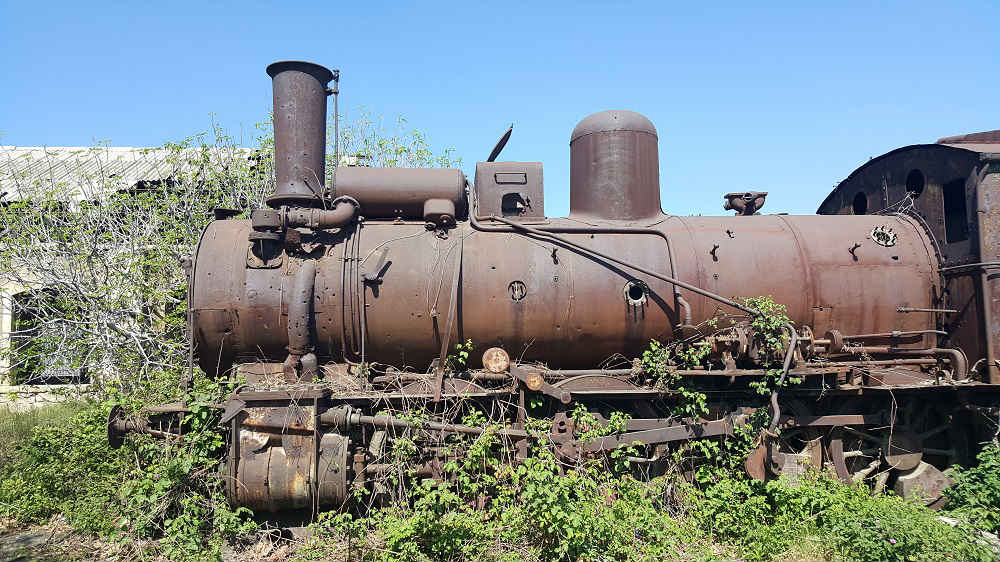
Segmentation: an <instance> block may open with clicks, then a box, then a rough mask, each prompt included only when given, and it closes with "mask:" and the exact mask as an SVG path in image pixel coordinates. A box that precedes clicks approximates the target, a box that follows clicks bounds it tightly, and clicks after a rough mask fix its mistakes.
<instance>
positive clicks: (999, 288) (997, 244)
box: [976, 157, 1000, 384]
mask: <svg viewBox="0 0 1000 562" xmlns="http://www.w3.org/2000/svg"><path fill="white" fill-rule="evenodd" d="M983 160H984V162H983V168H984V169H983V172H984V173H982V179H981V180H980V182H979V185H978V189H977V192H976V193H977V198H976V203H977V205H976V209H977V213H976V223H977V224H976V226H977V228H976V231H977V233H978V239H979V261H980V262H992V261H996V260H998V259H1000V158H994V157H989V158H984V159H983ZM978 277H979V282H980V287H981V298H982V303H983V304H982V307H983V311H984V314H983V319H984V320H983V325H984V329H985V332H986V333H985V340H986V346H985V347H986V354H985V357H986V363H987V369H988V373H989V377H988V378H989V382H990V383H992V384H1000V364H998V360H1000V272H998V271H997V270H995V269H993V270H986V269H984V270H983V271H981V272H979V274H978Z"/></svg>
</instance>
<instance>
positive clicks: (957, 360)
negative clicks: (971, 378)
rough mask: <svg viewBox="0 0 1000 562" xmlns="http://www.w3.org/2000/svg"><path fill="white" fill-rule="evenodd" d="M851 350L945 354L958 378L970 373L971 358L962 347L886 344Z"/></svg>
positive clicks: (921, 354)
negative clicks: (907, 347) (967, 357)
mask: <svg viewBox="0 0 1000 562" xmlns="http://www.w3.org/2000/svg"><path fill="white" fill-rule="evenodd" d="M851 352H857V353H884V354H887V355H915V356H918V357H926V356H932V357H936V356H939V355H944V356H946V357H947V358H948V360H949V361H950V362H951V370H952V376H953V377H955V378H957V379H958V380H964V379H965V378H967V377H968V375H969V360H968V359H966V357H965V354H964V353H962V350H960V349H951V348H947V347H931V348H928V349H900V348H898V347H889V346H884V345H878V346H863V347H860V348H852V349H851Z"/></svg>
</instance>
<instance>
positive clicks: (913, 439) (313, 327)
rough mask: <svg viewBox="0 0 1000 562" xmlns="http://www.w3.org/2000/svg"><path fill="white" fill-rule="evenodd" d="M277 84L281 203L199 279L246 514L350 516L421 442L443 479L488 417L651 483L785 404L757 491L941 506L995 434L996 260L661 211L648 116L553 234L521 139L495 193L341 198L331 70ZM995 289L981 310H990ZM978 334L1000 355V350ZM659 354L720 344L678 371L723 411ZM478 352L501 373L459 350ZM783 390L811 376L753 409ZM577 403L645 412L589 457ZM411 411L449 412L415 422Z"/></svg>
mask: <svg viewBox="0 0 1000 562" xmlns="http://www.w3.org/2000/svg"><path fill="white" fill-rule="evenodd" d="M267 72H268V74H269V75H270V76H271V77H272V79H273V87H274V128H275V168H276V178H277V189H276V193H275V194H274V195H273V196H271V197H270V198H269V199H268V206H269V207H270V208H268V209H260V210H257V211H255V212H253V214H252V218H251V219H249V220H235V219H230V220H217V221H214V222H212V223H211V224H209V225H208V227H207V228H206V229H205V231H204V233H203V235H202V238H201V241H200V243H199V245H198V248H197V254H196V256H195V259H194V262H193V266H192V268H191V271H190V290H189V293H190V294H189V302H190V322H191V326H190V327H191V330H192V331H193V341H194V351H195V357H196V358H197V361H198V362H199V364H200V366H201V369H203V370H204V371H205V372H206V373H208V374H209V375H210V376H218V377H222V376H231V375H233V374H234V373H238V374H239V375H241V376H243V377H245V380H246V384H245V385H243V386H242V387H240V388H239V389H238V390H237V391H235V392H234V393H233V394H232V395H231V396H230V398H229V400H228V401H226V402H225V403H224V404H220V405H219V407H220V408H222V409H224V413H223V415H222V422H221V423H223V424H226V427H227V428H228V430H229V435H230V439H229V443H228V447H229V452H228V455H227V459H226V462H225V471H226V476H227V479H226V480H227V482H228V494H229V499H230V500H231V501H232V502H233V503H234V504H237V505H244V506H249V507H251V508H253V509H256V510H261V511H280V510H286V509H298V508H304V507H308V506H324V507H334V508H336V507H339V506H343V505H345V503H346V502H348V501H349V497H350V495H351V494H350V492H351V490H352V489H353V488H365V487H367V488H368V489H371V488H372V487H373V486H375V485H376V484H375V483H376V482H377V480H378V477H379V475H384V474H385V473H386V472H388V471H393V470H397V469H398V467H397V466H394V465H393V464H392V463H390V462H387V461H386V458H387V457H386V451H387V450H388V449H389V448H390V447H391V445H392V441H393V439H394V438H395V436H397V435H400V434H402V433H406V434H407V435H409V436H411V437H412V438H413V439H414V440H415V441H416V442H417V443H418V444H420V446H421V449H420V452H419V454H418V457H419V458H418V460H417V461H415V464H414V466H413V467H411V468H412V470H413V471H415V473H417V474H419V475H423V476H439V475H440V474H441V471H442V465H443V463H444V462H445V461H446V460H447V456H448V455H449V454H456V453H455V452H454V451H450V450H449V449H447V448H443V447H441V446H440V445H441V443H442V441H443V440H444V439H446V438H447V436H449V435H455V434H461V435H477V434H479V433H481V432H482V431H483V429H482V427H478V426H475V425H467V424H462V423H461V414H462V413H463V412H465V411H467V410H468V409H470V408H474V409H479V410H481V411H484V412H487V413H488V414H489V415H490V416H491V417H492V418H493V419H494V420H496V419H499V420H501V422H502V427H503V429H502V430H500V431H501V433H502V435H503V436H504V438H505V439H507V441H508V442H509V443H510V445H511V449H512V453H511V455H512V458H515V459H516V458H517V457H518V456H523V454H524V452H525V451H526V450H527V448H528V446H529V441H531V440H532V439H535V440H537V435H532V434H530V433H529V432H528V431H527V430H526V427H525V426H526V421H527V418H528V416H529V410H531V412H532V413H534V415H536V416H538V415H542V416H545V417H547V418H549V419H551V421H552V422H553V423H552V430H551V434H550V435H548V443H549V446H551V447H552V449H553V450H554V452H555V454H556V455H558V456H559V457H560V458H563V459H566V460H567V461H572V460H574V459H579V458H581V457H584V456H587V455H595V454H600V453H602V452H603V451H609V450H612V449H615V448H616V447H618V446H619V445H622V444H633V443H640V444H641V445H640V446H639V447H638V451H639V452H638V453H634V454H633V455H632V457H630V460H631V461H632V462H633V463H634V464H635V465H636V466H638V467H641V468H642V469H643V470H645V471H647V472H648V473H650V474H653V473H655V472H656V471H657V470H666V468H664V467H665V466H666V459H667V458H668V456H669V455H668V454H667V453H668V452H669V451H670V450H671V447H676V446H678V445H679V444H681V443H684V442H686V441H688V440H691V439H713V438H716V439H717V438H719V436H725V435H729V434H732V433H733V431H734V427H736V426H739V425H740V424H741V423H744V422H745V420H746V419H747V417H748V416H749V415H750V414H751V413H752V412H754V411H759V410H765V411H767V412H768V419H769V420H770V429H772V430H775V431H772V432H770V433H769V434H768V435H770V437H768V438H766V439H763V440H761V442H760V446H759V447H758V448H757V449H756V450H755V451H754V452H753V453H752V454H751V455H750V457H749V458H748V460H747V463H746V466H747V470H748V471H749V472H750V473H751V475H753V476H755V477H757V478H762V479H763V478H773V477H776V476H778V475H781V474H783V473H789V472H796V471H801V470H803V467H804V466H809V465H812V466H815V467H822V468H826V469H829V470H830V471H832V472H834V473H836V475H837V476H839V477H840V478H842V479H844V480H846V481H856V480H861V479H864V480H867V481H870V482H871V483H872V484H873V485H876V486H881V487H888V488H890V489H895V490H896V491H897V492H898V493H900V494H909V493H911V492H913V491H914V490H916V489H919V490H920V491H921V492H922V493H923V494H925V499H927V501H928V502H933V501H935V500H937V499H938V498H939V497H940V492H941V490H942V489H943V488H944V487H945V486H947V484H948V479H947V477H946V476H945V475H944V473H943V472H942V470H943V469H944V468H945V467H947V466H948V465H950V464H952V463H955V462H967V461H968V460H969V459H970V456H971V455H972V454H973V453H974V452H975V447H976V443H977V442H978V441H979V440H981V439H983V438H985V437H984V435H985V434H986V432H989V433H992V431H993V429H991V427H992V426H990V425H989V424H990V422H989V418H990V417H991V416H992V417H994V418H995V416H996V412H997V404H998V403H1000V401H998V400H1000V372H998V370H997V366H998V364H997V361H996V359H997V358H996V357H995V356H994V355H993V351H992V349H993V346H987V349H988V350H989V351H988V353H986V354H984V355H983V354H980V355H975V356H967V354H969V353H970V351H969V350H971V349H975V350H979V348H980V347H981V346H979V344H978V343H976V345H971V344H970V345H966V342H963V341H962V340H961V339H960V338H954V337H952V334H950V332H949V330H948V322H947V315H948V314H949V312H950V311H952V308H951V306H952V305H951V304H950V303H949V295H948V292H949V291H948V288H949V283H950V282H951V278H952V277H951V276H953V275H955V274H957V273H961V272H964V273H966V274H969V275H974V276H975V278H976V279H978V278H979V275H980V273H981V272H982V271H985V269H984V268H990V267H992V266H993V265H995V264H996V262H989V263H984V262H986V260H985V259H981V260H980V262H979V263H973V264H969V265H967V266H965V269H961V270H960V271H951V272H949V271H945V269H946V268H943V267H942V265H941V256H940V252H939V249H938V248H937V243H936V240H935V239H934V236H933V235H932V233H931V232H929V231H928V229H927V228H926V225H925V224H923V223H922V221H921V220H919V217H914V216H910V215H907V214H906V213H891V214H890V213H887V214H878V215H847V216H844V215H837V216H822V215H813V216H788V215H780V214H779V215H762V214H759V213H758V212H757V211H758V210H759V208H760V207H761V206H762V205H763V202H764V196H765V195H766V194H765V193H757V192H750V193H734V194H729V195H727V196H726V202H725V206H726V208H727V209H731V210H734V211H736V214H735V216H720V217H703V216H692V217H679V216H668V215H665V214H664V213H663V212H662V211H661V208H660V199H659V197H660V195H659V194H660V186H659V177H658V166H659V162H658V154H657V133H656V129H655V128H654V127H653V124H652V123H651V122H650V121H649V120H647V119H646V118H645V117H643V116H642V115H639V114H637V113H633V112H630V111H604V112H600V113H595V114H593V115H590V116H589V117H586V118H585V119H584V120H583V121H581V122H580V123H579V124H578V125H577V126H576V128H575V129H574V130H573V132H572V135H571V138H570V159H571V178H570V207H571V210H570V213H569V216H568V217H567V218H549V217H546V215H545V212H544V193H543V183H542V182H543V176H542V164H541V163H539V162H497V161H495V157H496V156H497V153H498V152H499V149H501V148H502V146H499V145H498V148H497V149H496V150H494V154H493V155H492V156H491V157H490V158H489V160H488V161H486V162H480V163H478V164H477V165H476V170H475V178H474V182H471V183H470V182H469V181H468V180H467V178H466V177H465V176H464V174H463V173H462V172H461V171H460V170H457V169H402V168H397V169H377V168H366V167H338V168H337V169H336V170H335V171H334V173H333V174H331V175H332V176H333V181H329V182H325V181H324V178H326V170H325V162H326V154H325V147H326V134H325V123H326V106H327V96H328V95H329V94H330V93H331V90H330V89H329V88H328V84H329V83H330V81H331V80H332V78H333V75H332V73H331V72H330V71H329V70H327V69H325V68H323V67H321V66H318V65H314V64H311V63H305V62H279V63H275V64H272V65H271V66H269V67H268V69H267ZM991 264H992V265H991ZM949 274H950V275H951V276H950V275H949ZM982 278H983V279H984V280H985V278H986V276H985V275H983V276H982ZM984 283H985V281H984ZM986 289H988V287H987V286H985V285H984V287H983V295H984V296H983V298H985V299H987V300H986V301H985V302H986V307H985V309H981V310H989V309H990V308H991V304H992V303H993V302H994V301H993V300H992V298H993V297H992V296H991V295H990V293H989V291H988V290H986ZM760 295H773V296H774V297H775V300H777V301H778V302H780V303H781V304H784V305H785V306H786V307H787V315H788V318H789V319H790V323H789V324H788V325H787V326H786V327H785V328H784V338H783V340H782V341H783V344H782V345H783V346H784V348H783V351H782V352H781V353H780V354H779V356H777V357H775V356H774V354H772V356H771V357H770V358H768V357H764V355H765V353H764V352H763V351H762V350H761V348H760V346H759V345H758V339H759V338H758V337H757V336H758V334H755V332H754V327H753V323H752V320H753V318H754V317H755V315H757V314H758V313H759V311H757V310H755V309H754V308H753V307H752V306H750V305H748V304H746V301H744V300H740V299H739V297H748V296H760ZM718 318H725V319H726V320H727V321H726V322H723V323H722V324H721V325H720V324H719V323H717V322H716V321H714V320H713V319H718ZM982 323H983V324H982V326H983V330H981V331H982V332H985V333H986V334H987V336H986V337H987V338H993V337H994V336H995V334H996V333H997V332H998V330H1000V328H998V325H997V324H996V323H995V322H994V321H993V320H992V319H991V318H990V317H989V316H987V315H985V314H984V315H983V319H982ZM722 326H724V327H722ZM651 340H656V341H659V342H683V341H694V340H698V341H699V342H701V343H700V344H699V345H702V346H707V347H708V348H710V349H708V352H707V354H706V355H705V356H704V358H703V360H702V361H700V362H699V364H697V365H681V364H677V365H674V366H671V367H669V370H670V373H671V376H674V377H680V379H682V380H684V381H685V384H687V385H688V386H689V387H695V388H698V389H700V390H701V391H702V392H703V393H704V394H705V396H706V397H707V404H706V408H705V413H704V414H703V415H701V416H699V417H690V416H688V417H683V416H677V415H670V413H671V412H672V411H673V410H671V404H672V403H673V401H675V400H676V399H677V397H676V396H675V394H676V393H675V391H674V390H672V389H671V388H670V387H669V386H667V387H665V386H663V385H662V384H658V381H657V380H655V379H654V378H653V377H651V376H650V374H649V373H647V372H644V368H643V365H642V363H641V362H639V361H634V358H636V357H639V356H641V355H642V352H643V350H644V349H646V348H647V346H648V345H649V343H650V341H651ZM467 341H471V342H473V344H474V345H475V347H476V348H477V349H479V350H486V352H485V353H484V354H483V355H482V357H481V358H480V357H479V356H478V354H477V355H476V356H471V357H469V358H468V359H467V360H466V359H464V358H463V359H461V360H456V359H455V357H451V356H450V354H451V353H453V351H454V347H455V345H456V344H463V343H464V342H467ZM977 353H978V351H977ZM768 359H770V361H771V363H768ZM768 364H770V365H772V366H777V367H779V368H778V369H777V370H776V371H771V372H770V373H769V372H768V370H767V369H766V366H767V365H768ZM769 374H770V375H771V376H773V377H775V378H777V379H778V382H779V383H780V382H782V381H785V380H786V378H791V377H794V378H796V379H801V381H802V382H801V383H800V384H797V385H787V386H781V385H775V386H774V387H773V389H774V391H773V392H770V390H769V392H770V394H767V393H765V394H760V393H758V392H757V391H755V390H754V389H753V388H752V385H751V383H752V382H753V381H755V380H762V379H763V378H764V377H766V376H768V375H769ZM580 405H582V407H585V408H586V409H587V410H588V411H589V412H590V413H591V414H592V415H593V416H594V419H596V420H598V421H599V422H604V421H606V420H607V419H608V417H609V416H610V413H611V412H616V411H620V412H625V413H627V414H628V415H629V418H628V419H627V421H626V422H625V426H624V429H623V430H622V431H620V432H618V433H614V434H610V435H604V436H602V437H599V438H596V439H586V440H584V439H580V438H579V436H578V435H577V432H576V431H575V430H576V429H577V428H576V427H575V424H574V418H573V417H572V416H571V415H570V411H571V408H578V407H580ZM407 408H417V409H422V410H423V411H425V412H427V416H428V418H427V419H426V420H425V421H422V422H416V421H413V419H412V418H410V417H406V416H399V415H394V414H393V413H392V412H393V411H400V410H403V409H407ZM185 411H186V409H185V407H184V405H183V404H169V405H164V406H162V407H156V408H151V409H150V411H149V412H148V414H149V415H148V417H147V418H146V419H142V420H136V419H124V418H122V417H121V416H119V415H118V413H117V412H113V414H112V419H111V420H110V421H109V426H108V427H109V437H110V439H111V440H112V442H115V443H119V442H120V441H121V439H122V437H123V435H124V433H126V432H129V431H136V432H146V433H152V434H154V435H161V436H162V435H169V434H172V433H176V432H177V431H179V428H180V423H179V421H178V420H179V417H180V416H181V415H183V413H184V412H185ZM386 412H389V413H386ZM539 412H540V413H539Z"/></svg>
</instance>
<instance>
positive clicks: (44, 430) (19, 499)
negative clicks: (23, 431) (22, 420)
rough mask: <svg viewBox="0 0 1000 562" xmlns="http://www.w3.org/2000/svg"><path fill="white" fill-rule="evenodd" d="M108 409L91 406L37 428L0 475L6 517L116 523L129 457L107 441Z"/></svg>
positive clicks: (100, 525) (86, 526)
mask: <svg viewBox="0 0 1000 562" xmlns="http://www.w3.org/2000/svg"><path fill="white" fill-rule="evenodd" d="M106 419H107V409H106V408H104V407H101V406H97V405H91V406H89V407H87V408H86V409H85V410H83V411H82V412H80V413H78V414H77V415H75V416H73V417H71V418H68V419H66V420H64V421H62V422H61V423H49V424H44V425H39V426H37V427H35V428H34V429H33V430H32V432H31V435H30V437H28V438H27V439H26V440H24V441H23V442H21V443H20V444H19V445H18V446H17V449H16V451H15V454H14V456H13V458H12V460H11V461H10V462H9V463H8V464H7V465H6V466H5V467H4V470H3V473H2V474H0V516H3V517H9V518H11V519H15V520H18V521H21V522H23V523H38V522H42V521H45V520H47V519H48V518H50V517H51V516H53V515H55V514H62V515H63V516H64V517H66V518H67V520H68V521H69V522H70V523H71V524H72V525H74V526H75V527H77V528H79V529H81V530H86V531H92V532H103V531H107V530H109V529H111V528H113V527H114V525H115V522H114V518H113V517H114V516H113V514H115V513H117V512H118V506H117V502H116V499H115V498H116V493H117V491H118V489H119V488H120V486H121V484H122V482H123V481H124V478H125V474H126V470H127V467H128V464H127V462H128V459H127V456H126V455H125V452H124V451H121V450H119V451H115V450H112V449H110V448H109V447H108V446H107V434H106V429H105V427H106Z"/></svg>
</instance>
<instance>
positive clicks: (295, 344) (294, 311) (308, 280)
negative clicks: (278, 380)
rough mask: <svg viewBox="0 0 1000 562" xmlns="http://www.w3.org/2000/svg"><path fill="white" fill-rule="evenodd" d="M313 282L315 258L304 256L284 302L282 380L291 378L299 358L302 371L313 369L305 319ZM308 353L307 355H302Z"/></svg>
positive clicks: (308, 331) (293, 375) (308, 312)
mask: <svg viewBox="0 0 1000 562" xmlns="http://www.w3.org/2000/svg"><path fill="white" fill-rule="evenodd" d="M315 283H316V262H315V261H312V260H307V261H304V262H302V267H300V268H299V271H298V272H297V273H296V274H295V282H294V285H293V289H292V298H291V300H290V302H289V303H288V357H287V358H285V362H284V365H283V368H284V372H285V380H288V381H294V380H295V379H296V378H297V377H296V376H295V367H296V364H298V363H299V361H300V360H301V361H302V374H303V376H304V377H305V376H307V374H308V373H307V371H311V372H312V374H313V375H314V376H315V374H316V372H317V366H316V355H315V354H314V353H313V343H312V332H311V329H310V326H309V320H310V316H311V314H310V313H311V311H312V300H313V286H314V285H315ZM309 355H311V356H312V357H311V358H307V357H304V356H309Z"/></svg>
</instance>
